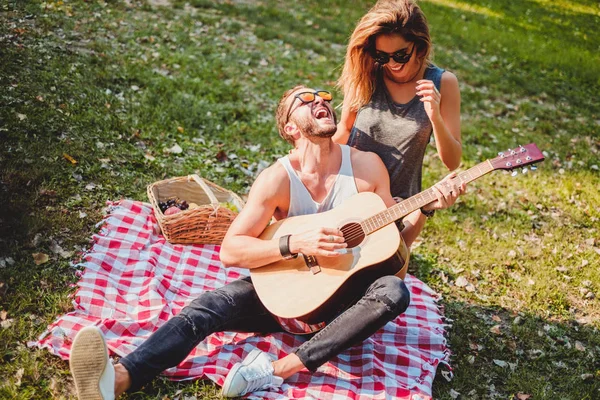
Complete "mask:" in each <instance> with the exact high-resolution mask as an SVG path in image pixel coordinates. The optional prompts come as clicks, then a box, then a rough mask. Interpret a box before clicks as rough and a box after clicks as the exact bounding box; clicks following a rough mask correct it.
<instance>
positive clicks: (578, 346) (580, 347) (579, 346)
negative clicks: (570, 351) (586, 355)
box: [575, 340, 585, 351]
mask: <svg viewBox="0 0 600 400" xmlns="http://www.w3.org/2000/svg"><path fill="white" fill-rule="evenodd" d="M575 349H577V350H578V351H585V346H584V345H583V343H581V342H580V341H579V340H577V341H576V342H575Z"/></svg>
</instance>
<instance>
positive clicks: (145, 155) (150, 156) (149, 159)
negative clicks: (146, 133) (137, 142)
mask: <svg viewBox="0 0 600 400" xmlns="http://www.w3.org/2000/svg"><path fill="white" fill-rule="evenodd" d="M144 158H145V159H146V160H148V161H154V160H156V158H155V157H154V156H153V155H152V154H150V153H146V154H144Z"/></svg>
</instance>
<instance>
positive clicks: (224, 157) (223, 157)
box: [216, 150, 227, 162]
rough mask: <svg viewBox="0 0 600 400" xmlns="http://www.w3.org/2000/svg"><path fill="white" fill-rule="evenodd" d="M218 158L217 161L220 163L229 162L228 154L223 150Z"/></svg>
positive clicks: (218, 154)
mask: <svg viewBox="0 0 600 400" xmlns="http://www.w3.org/2000/svg"><path fill="white" fill-rule="evenodd" d="M216 157H217V161H219V162H225V161H227V153H225V152H224V151H223V150H219V152H218V153H217V156H216Z"/></svg>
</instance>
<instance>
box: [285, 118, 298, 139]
mask: <svg viewBox="0 0 600 400" xmlns="http://www.w3.org/2000/svg"><path fill="white" fill-rule="evenodd" d="M283 130H284V131H285V133H286V134H287V135H288V136H291V137H292V139H294V140H298V139H299V138H300V130H299V129H298V126H296V124H295V123H293V122H288V123H287V124H285V127H284V128H283Z"/></svg>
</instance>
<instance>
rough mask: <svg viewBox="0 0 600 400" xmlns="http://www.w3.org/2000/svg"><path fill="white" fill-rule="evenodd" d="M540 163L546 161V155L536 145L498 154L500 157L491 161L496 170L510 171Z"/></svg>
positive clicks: (528, 145)
mask: <svg viewBox="0 0 600 400" xmlns="http://www.w3.org/2000/svg"><path fill="white" fill-rule="evenodd" d="M539 161H544V155H543V154H542V152H541V151H540V149H538V147H537V146H536V145H535V143H529V144H526V145H525V146H519V147H516V148H514V149H508V150H507V151H503V152H500V153H498V157H496V158H494V159H492V160H490V162H491V163H492V166H493V167H494V169H505V170H509V171H510V170H513V169H515V168H522V167H525V166H527V165H531V164H534V163H536V162H539Z"/></svg>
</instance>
